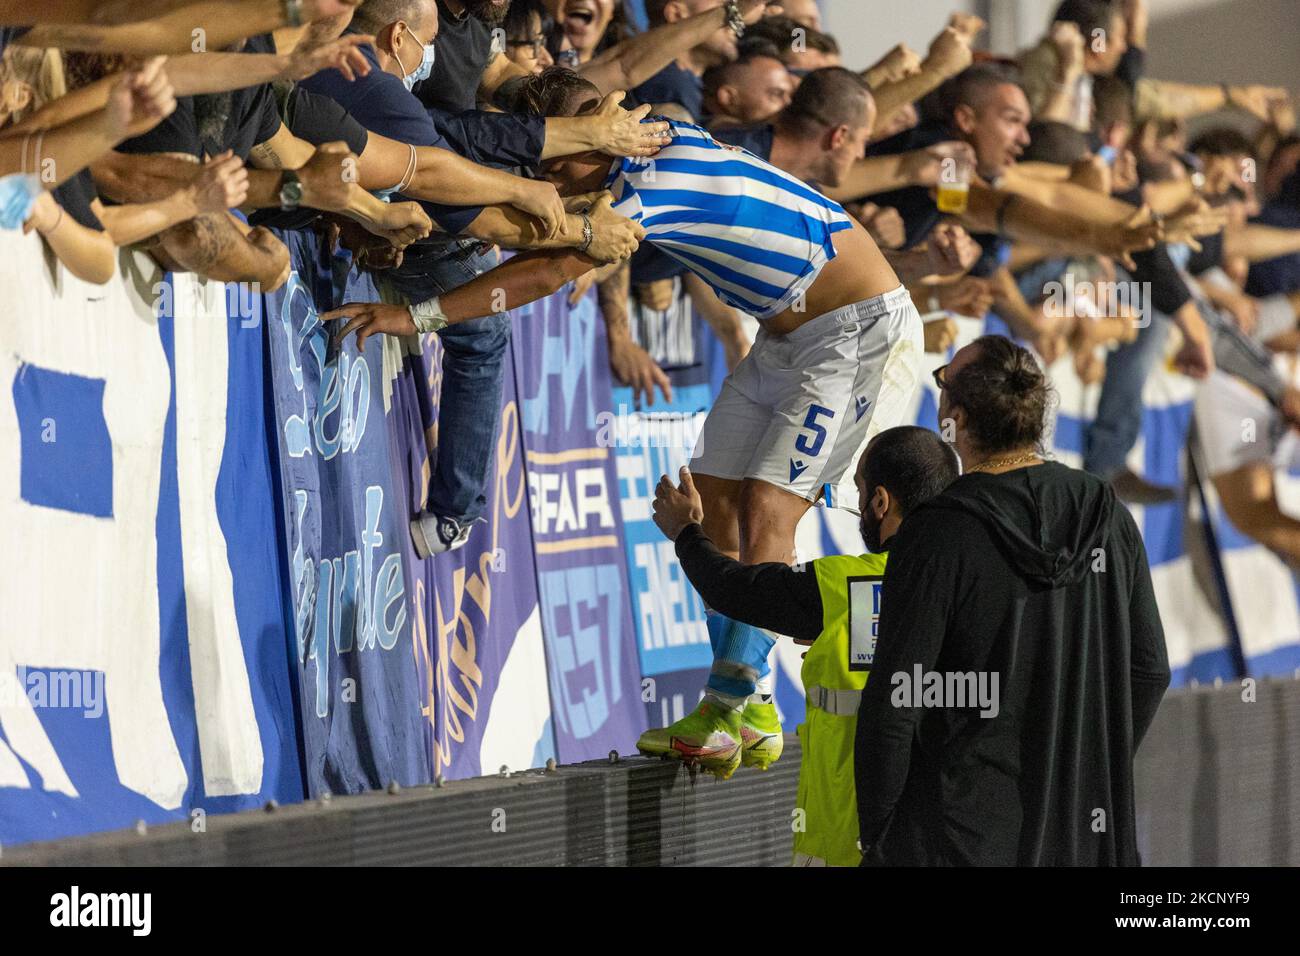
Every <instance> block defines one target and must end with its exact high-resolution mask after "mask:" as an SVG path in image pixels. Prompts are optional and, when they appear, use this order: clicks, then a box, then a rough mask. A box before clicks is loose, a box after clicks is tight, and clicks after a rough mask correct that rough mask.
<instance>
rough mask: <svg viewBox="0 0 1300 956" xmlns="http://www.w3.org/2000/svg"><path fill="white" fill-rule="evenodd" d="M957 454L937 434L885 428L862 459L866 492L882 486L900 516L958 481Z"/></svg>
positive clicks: (916, 427)
mask: <svg viewBox="0 0 1300 956" xmlns="http://www.w3.org/2000/svg"><path fill="white" fill-rule="evenodd" d="M959 474H960V470H959V469H958V466H957V454H956V452H954V451H953V450H952V446H950V445H949V444H948V443H947V442H945V441H944V440H943V439H942V438H940V437H939V435H938V433H937V432H933V431H931V430H930V429H928V428H921V427H920V426H919V425H900V426H898V427H897V428H887V429H885V430H884V431H883V432H881V433H880V434H879V435H877V436H876V437H875V438H873V439H872V440H871V444H870V445H869V446H868V447H867V453H866V454H865V455H863V456H862V478H863V481H864V482H865V484H866V486H867V489H868V491H870V490H873V489H875V488H878V487H883V488H884V489H885V490H886V491H888V492H889V495H890V497H891V498H894V499H895V500H896V501H897V502H898V507H899V511H900V515H899V516H900V517H903V518H905V517H907V515H908V514H910V513H911V512H912V510H913V509H914V508H916V507H918V506H919V505H923V504H925V503H926V502H927V501H929V500H930V499H931V498H933V497H935V496H936V495H938V494H939V493H940V492H942V491H943V490H944V489H945V488H947V487H948V486H949V485H950V484H952V483H953V482H954V481H956V480H957V476H958V475H959Z"/></svg>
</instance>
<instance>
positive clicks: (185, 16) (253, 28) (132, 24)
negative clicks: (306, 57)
mask: <svg viewBox="0 0 1300 956" xmlns="http://www.w3.org/2000/svg"><path fill="white" fill-rule="evenodd" d="M60 2H61V3H64V4H66V3H67V0H60ZM57 5H58V4H56V6H57ZM23 6H24V7H26V8H27V12H26V13H24V14H23V15H21V16H18V15H16V14H15V15H13V16H7V17H5V18H4V20H3V22H6V23H20V24H21V23H23V22H24V21H26V22H28V23H31V22H34V20H35V19H36V17H37V15H38V14H37V13H35V12H33V11H39V19H40V21H41V25H40V26H36V27H33V28H32V30H31V32H29V33H27V34H25V35H24V36H22V37H21V38H19V39H18V40H17V41H16V42H18V43H21V44H23V45H24V46H35V47H57V48H59V49H61V50H89V51H92V52H96V53H139V54H146V55H149V54H154V53H198V52H202V51H203V50H220V49H222V48H224V47H227V46H229V45H230V44H232V43H234V42H235V41H236V40H242V39H243V38H244V37H250V36H256V35H257V34H259V33H270V32H271V31H272V30H277V29H279V28H280V27H283V26H294V25H295V24H294V23H292V22H291V21H290V19H289V15H288V11H289V9H290V7H289V5H288V4H286V3H285V2H284V0H189V2H186V3H179V2H174V0H171V2H169V0H161V2H158V0H155V2H154V3H152V4H144V5H142V4H141V3H140V2H139V0H116V2H112V3H101V4H95V6H96V7H98V8H111V9H110V10H109V14H110V16H109V17H108V18H104V17H102V16H101V17H100V19H99V20H98V21H97V22H91V21H89V20H88V19H86V18H74V17H72V16H71V15H70V14H71V11H69V16H68V19H66V20H65V21H64V22H62V23H56V22H53V20H52V19H51V18H50V17H49V16H46V9H45V6H46V5H45V4H33V3H24V4H23ZM356 6H357V0H302V6H301V18H302V22H307V21H312V20H318V19H321V18H322V17H328V16H334V15H336V14H338V13H340V12H342V11H345V10H350V9H352V8H354V7H356ZM160 7H161V8H162V9H161V11H160V10H159V8H160ZM146 10H147V13H146V12H145V11H146ZM141 13H143V14H144V16H143V17H141V16H138V15H137V14H141Z"/></svg>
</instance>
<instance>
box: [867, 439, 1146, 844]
mask: <svg viewBox="0 0 1300 956" xmlns="http://www.w3.org/2000/svg"><path fill="white" fill-rule="evenodd" d="M880 604H881V616H880V630H879V641H878V644H877V647H876V659H875V662H874V665H873V667H872V671H871V678H870V679H869V680H868V681H867V687H866V690H865V692H864V693H863V699H862V706H861V709H860V710H859V713H858V732H857V741H856V750H855V773H856V777H857V793H858V814H859V822H860V824H861V831H860V832H861V838H862V845H863V848H864V854H865V858H864V862H865V863H867V864H872V863H886V864H899V865H948V864H951V865H960V864H986V865H988V864H991V865H1012V864H1019V865H1049V866H1050V865H1137V864H1138V863H1139V859H1138V851H1137V837H1136V832H1135V829H1136V824H1135V812H1134V805H1133V791H1134V787H1133V755H1134V753H1135V751H1136V750H1137V746H1138V744H1139V742H1140V741H1141V740H1142V736H1143V734H1145V733H1146V730H1147V728H1148V727H1149V726H1150V724H1151V720H1152V718H1153V717H1154V716H1155V712H1156V707H1157V706H1158V705H1159V703H1160V699H1161V697H1162V696H1163V694H1164V691H1165V689H1166V688H1167V687H1168V685H1169V663H1168V658H1167V656H1166V653H1165V642H1164V632H1163V630H1162V628H1161V626H1160V616H1159V613H1158V611H1157V609H1156V602H1155V595H1154V593H1153V592H1152V588H1151V574H1150V571H1149V569H1148V567H1147V558H1146V551H1145V549H1144V547H1143V545H1142V539H1141V537H1140V536H1139V534H1138V529H1137V526H1136V524H1135V523H1134V521H1133V518H1132V517H1131V516H1130V515H1129V513H1128V510H1127V509H1126V508H1124V507H1123V506H1122V505H1120V504H1119V503H1117V502H1116V500H1115V497H1114V494H1113V492H1112V491H1111V490H1110V488H1109V486H1108V485H1106V484H1105V483H1104V482H1102V481H1100V480H1098V479H1097V478H1095V477H1093V476H1092V475H1089V474H1087V473H1085V472H1082V471H1078V470H1075V469H1071V468H1067V467H1065V466H1064V465H1060V464H1056V463H1052V462H1048V463H1045V464H1042V465H1035V466H1032V467H1027V468H1020V469H1017V470H1014V471H1010V472H1006V473H1004V474H1000V475H991V474H985V473H982V472H976V473H972V474H968V475H965V476H963V477H961V478H959V479H958V480H957V481H956V482H954V483H953V484H952V485H951V486H950V487H949V488H948V489H947V490H946V491H945V492H944V493H943V494H941V495H939V496H938V497H937V498H934V499H933V500H931V501H930V502H928V503H926V504H924V505H922V506H921V507H919V508H918V509H917V510H916V511H914V512H913V513H912V514H910V515H908V517H907V518H906V519H905V520H904V522H903V525H902V527H901V529H900V530H899V532H898V534H897V535H896V536H895V537H894V539H893V540H892V541H891V542H890V556H889V566H888V570H887V571H886V574H885V580H884V585H883V593H882V595H881V602H880ZM927 672H936V673H937V674H938V675H940V676H941V678H942V679H943V681H944V686H945V687H947V688H949V693H948V695H947V698H937V697H931V698H930V699H928V700H927V699H926V698H925V697H924V696H923V695H920V696H918V695H909V693H908V691H909V690H910V689H912V687H913V685H917V686H919V687H927V686H928V687H929V688H930V689H934V687H935V686H937V685H936V684H935V683H934V681H935V680H936V679H935V678H925V676H924V675H925V674H926V673H927ZM956 675H973V676H972V677H969V678H966V679H965V681H964V682H963V681H960V680H957V679H956ZM981 675H982V677H981ZM918 676H919V677H921V678H922V680H920V681H917V679H916V678H917V677H918ZM994 678H996V680H997V684H996V695H992V694H988V695H986V698H992V699H993V700H994V701H995V706H993V707H988V706H982V705H981V704H979V703H973V702H971V698H970V697H969V696H968V697H967V702H968V706H965V707H958V706H953V704H955V703H958V701H955V700H954V699H953V698H954V695H955V693H956V691H957V690H958V689H959V688H962V687H965V688H971V687H973V686H974V682H975V681H978V680H983V681H984V685H983V686H984V687H985V688H986V689H988V690H992V689H994V684H993V680H994ZM940 704H943V705H944V706H940ZM994 710H996V713H995V714H994V713H993V711H994ZM981 711H983V712H984V713H986V714H988V715H989V716H981Z"/></svg>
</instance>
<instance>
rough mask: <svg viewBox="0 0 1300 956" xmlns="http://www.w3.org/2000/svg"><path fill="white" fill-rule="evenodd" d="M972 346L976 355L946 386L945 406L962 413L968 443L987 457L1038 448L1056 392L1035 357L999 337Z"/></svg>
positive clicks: (949, 379)
mask: <svg viewBox="0 0 1300 956" xmlns="http://www.w3.org/2000/svg"><path fill="white" fill-rule="evenodd" d="M973 344H974V345H975V346H976V352H975V357H974V358H973V359H972V360H971V361H970V362H968V363H966V364H965V365H963V366H962V367H961V368H960V369H959V370H958V371H956V372H953V373H950V374H949V375H948V377H947V383H946V391H947V392H948V400H949V402H951V403H952V404H953V405H957V406H960V407H961V408H964V409H965V410H966V421H967V426H966V427H967V430H968V433H969V436H970V440H971V444H973V445H974V446H975V447H976V448H977V449H978V450H979V451H981V452H983V453H984V454H986V455H997V454H1002V453H1004V452H1008V451H1013V450H1015V449H1018V448H1026V447H1029V446H1033V447H1035V448H1039V449H1040V450H1041V448H1042V444H1043V434H1044V432H1045V431H1046V429H1047V412H1048V409H1049V407H1050V406H1051V402H1052V396H1053V394H1054V393H1053V391H1052V386H1051V384H1050V383H1049V382H1048V381H1047V376H1046V375H1044V374H1043V370H1042V369H1040V368H1039V367H1038V362H1037V361H1036V360H1035V359H1034V356H1033V353H1031V352H1030V351H1029V350H1028V349H1026V348H1022V347H1020V346H1019V345H1017V344H1016V343H1015V342H1013V341H1011V339H1008V338H1005V337H1003V336H1001V335H984V336H981V337H980V338H978V339H976V340H975V342H974V343H973Z"/></svg>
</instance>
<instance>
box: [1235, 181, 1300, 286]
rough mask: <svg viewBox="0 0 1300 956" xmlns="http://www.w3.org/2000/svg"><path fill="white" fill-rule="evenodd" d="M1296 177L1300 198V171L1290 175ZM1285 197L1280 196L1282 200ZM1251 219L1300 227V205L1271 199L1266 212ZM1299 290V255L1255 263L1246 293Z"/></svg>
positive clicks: (1252, 266)
mask: <svg viewBox="0 0 1300 956" xmlns="http://www.w3.org/2000/svg"><path fill="white" fill-rule="evenodd" d="M1291 179H1292V180H1295V184H1294V185H1295V186H1296V189H1295V192H1296V193H1297V198H1300V173H1295V174H1293V175H1292V177H1291ZM1281 198H1284V197H1279V199H1281ZM1251 222H1257V223H1260V224H1261V225H1264V226H1275V227H1277V228H1279V229H1300V206H1293V205H1289V204H1287V203H1285V202H1277V201H1275V202H1271V203H1269V204H1268V205H1267V206H1265V207H1264V210H1263V212H1261V213H1260V214H1259V216H1257V217H1256V218H1254V219H1252V220H1251ZM1297 291H1300V254H1296V253H1291V254H1290V255H1285V256H1278V257H1277V258H1276V259H1265V260H1263V261H1261V262H1252V263H1251V265H1250V275H1249V277H1248V278H1247V280H1246V293H1247V294H1248V295H1253V296H1268V295H1279V294H1286V293H1291V292H1297Z"/></svg>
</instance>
